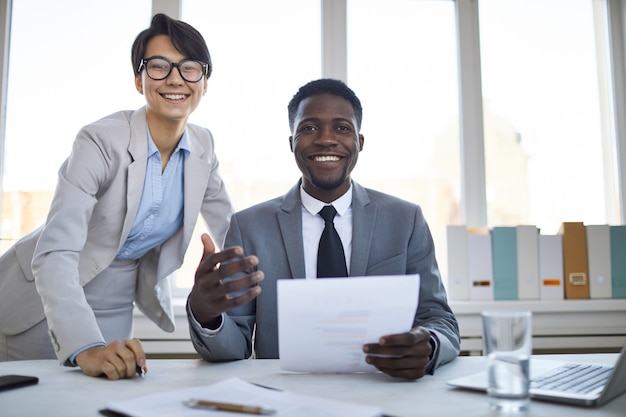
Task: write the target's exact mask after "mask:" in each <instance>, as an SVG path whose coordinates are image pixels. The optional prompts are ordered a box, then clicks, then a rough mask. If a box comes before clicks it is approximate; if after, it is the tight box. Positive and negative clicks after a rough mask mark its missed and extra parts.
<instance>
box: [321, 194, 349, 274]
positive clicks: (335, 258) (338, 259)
mask: <svg viewBox="0 0 626 417" xmlns="http://www.w3.org/2000/svg"><path fill="white" fill-rule="evenodd" d="M335 214H337V210H335V208H334V207H333V206H324V208H323V209H322V210H320V212H319V215H320V216H322V218H323V219H324V222H325V225H324V231H323V232H322V237H321V238H320V246H319V249H318V251H317V277H318V278H328V277H347V276H348V270H347V268H346V257H345V255H344V253H343V245H342V244H341V239H340V238H339V235H338V234H337V230H336V229H335V224H334V223H333V219H334V218H335Z"/></svg>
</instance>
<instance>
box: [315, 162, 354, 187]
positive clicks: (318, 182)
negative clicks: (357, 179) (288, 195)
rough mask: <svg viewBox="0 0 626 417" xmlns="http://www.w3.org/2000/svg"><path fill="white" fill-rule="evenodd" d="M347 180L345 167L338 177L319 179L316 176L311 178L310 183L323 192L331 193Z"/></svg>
mask: <svg viewBox="0 0 626 417" xmlns="http://www.w3.org/2000/svg"><path fill="white" fill-rule="evenodd" d="M346 178H347V167H345V168H344V170H343V172H342V173H341V175H338V176H336V177H333V178H319V177H316V176H312V177H311V182H312V183H313V185H314V186H315V187H317V188H319V189H321V190H325V191H333V190H335V189H337V188H339V187H340V186H341V185H342V184H343V183H344V182H345V181H346Z"/></svg>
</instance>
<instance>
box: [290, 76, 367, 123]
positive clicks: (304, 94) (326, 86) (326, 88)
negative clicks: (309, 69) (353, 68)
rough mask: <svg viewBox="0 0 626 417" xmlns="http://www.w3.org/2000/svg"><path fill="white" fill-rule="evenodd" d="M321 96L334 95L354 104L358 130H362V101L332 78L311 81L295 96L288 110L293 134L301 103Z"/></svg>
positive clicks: (342, 83) (341, 83)
mask: <svg viewBox="0 0 626 417" xmlns="http://www.w3.org/2000/svg"><path fill="white" fill-rule="evenodd" d="M320 94H332V95H334V96H339V97H341V98H344V99H346V100H348V101H349V102H350V104H352V109H353V110H354V116H355V117H356V124H357V126H356V127H357V129H359V130H360V129H361V121H362V120H363V108H362V107H361V101H360V100H359V98H358V97H357V95H356V94H355V93H354V91H352V90H351V89H350V87H348V86H347V85H346V84H345V83H344V82H343V81H340V80H334V79H331V78H322V79H319V80H315V81H311V82H309V83H307V84H305V85H303V86H302V87H300V89H299V90H298V92H297V93H296V94H295V95H294V96H293V98H292V99H291V101H290V102H289V105H288V106H287V110H288V113H289V128H290V129H291V131H292V132H293V129H294V125H293V124H294V122H295V120H296V113H297V112H298V106H300V103H301V102H302V101H303V100H304V99H307V98H309V97H312V96H317V95H320Z"/></svg>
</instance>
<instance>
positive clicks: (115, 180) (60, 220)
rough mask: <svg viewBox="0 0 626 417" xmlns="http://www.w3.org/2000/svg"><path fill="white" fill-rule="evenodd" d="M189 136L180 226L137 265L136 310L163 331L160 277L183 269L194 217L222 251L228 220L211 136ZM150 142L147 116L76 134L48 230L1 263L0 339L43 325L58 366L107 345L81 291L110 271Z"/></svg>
mask: <svg viewBox="0 0 626 417" xmlns="http://www.w3.org/2000/svg"><path fill="white" fill-rule="evenodd" d="M187 133H188V136H189V144H190V149H191V152H190V155H189V156H188V157H187V158H186V160H185V168H184V176H185V184H184V215H183V216H184V217H183V227H182V228H181V229H180V230H179V231H178V232H177V233H175V234H174V235H173V236H172V237H171V238H170V239H168V240H167V241H166V242H164V243H163V244H162V245H160V246H159V247H157V248H154V249H152V250H151V251H149V252H148V253H147V254H146V255H144V256H143V257H142V258H141V259H140V260H139V269H138V277H137V288H136V291H135V302H136V305H137V306H138V307H139V308H140V309H141V310H142V311H143V312H144V313H145V314H146V316H148V317H149V318H150V319H151V320H152V321H154V322H155V323H156V324H157V325H158V326H159V327H160V328H162V329H163V330H165V331H169V332H171V331H173V330H174V314H173V309H172V305H171V296H170V289H169V282H168V279H167V277H168V275H170V274H171V273H172V272H173V271H175V270H176V269H178V268H179V267H180V266H181V264H182V261H183V257H184V254H185V251H186V250H187V246H188V245H189V241H190V239H191V236H192V232H193V229H194V226H195V224H196V221H197V219H198V215H199V214H200V213H201V214H202V216H203V217H204V219H205V221H206V222H207V224H208V225H209V229H210V231H211V234H212V235H213V237H214V238H215V239H216V244H218V245H220V246H221V245H222V244H223V239H224V236H225V235H226V231H227V229H228V223H229V220H230V216H231V214H232V212H233V208H232V205H231V202H230V199H229V197H228V195H227V193H226V190H225V188H224V184H223V182H222V179H221V177H220V175H219V172H218V161H217V158H216V156H215V153H214V143H213V137H212V135H211V133H210V132H209V131H208V130H207V129H205V128H201V127H199V126H195V125H191V124H190V125H188V126H187ZM147 141H148V135H147V122H146V111H145V108H142V109H140V110H137V111H123V112H118V113H115V114H112V115H110V116H108V117H105V118H104V119H102V120H99V121H97V122H95V123H93V124H90V125H88V126H86V127H84V128H83V129H82V130H81V131H80V132H79V133H78V135H77V137H76V140H75V141H74V144H73V148H72V152H71V154H70V156H69V157H68V159H67V160H66V161H65V162H64V163H63V165H62V166H61V168H60V170H59V176H58V184H57V188H56V191H55V195H54V198H53V201H52V205H51V207H50V211H49V213H48V218H47V220H46V223H45V225H44V226H43V227H41V228H39V229H37V230H35V231H34V232H32V233H31V234H29V235H27V236H25V237H24V238H22V239H21V240H19V241H18V242H17V243H16V244H15V245H14V246H13V247H12V248H10V249H9V250H8V251H7V252H6V253H5V254H4V255H3V256H2V257H1V258H0V271H2V273H0V333H4V334H8V335H11V334H16V333H20V332H22V331H24V330H26V329H29V328H30V327H32V326H33V325H35V324H37V323H39V322H40V321H41V320H43V319H44V318H47V320H48V326H49V329H50V331H51V335H52V338H53V342H55V343H53V344H54V345H55V348H56V350H57V356H58V358H59V360H60V361H61V362H62V363H64V362H65V361H66V359H67V358H68V357H69V356H70V355H71V354H72V353H73V352H75V351H76V350H77V349H78V348H80V347H82V346H85V345H87V344H89V343H92V342H100V341H104V340H103V338H102V335H101V333H100V330H99V329H98V326H97V324H96V321H95V317H94V314H93V312H92V310H91V308H90V306H89V305H88V303H87V301H86V299H85V295H84V292H83V290H82V286H84V285H85V284H87V283H88V282H90V281H91V280H92V279H93V278H94V277H95V276H96V275H97V274H98V273H99V272H101V271H102V270H104V269H105V268H107V267H108V266H109V265H110V264H111V262H112V261H113V260H114V259H115V256H116V255H117V253H118V252H119V250H120V248H121V247H122V245H123V244H124V242H125V240H126V238H127V236H128V234H129V232H130V229H131V226H132V224H133V221H134V219H135V215H136V213H137V209H138V207H139V201H140V199H141V194H142V189H143V184H144V179H145V175H146V164H147V157H148V154H147V153H148V142H147ZM42 300H43V302H42Z"/></svg>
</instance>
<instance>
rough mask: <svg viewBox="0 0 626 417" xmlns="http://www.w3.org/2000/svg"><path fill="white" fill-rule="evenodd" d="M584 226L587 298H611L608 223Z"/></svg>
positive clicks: (609, 234) (609, 233)
mask: <svg viewBox="0 0 626 417" xmlns="http://www.w3.org/2000/svg"><path fill="white" fill-rule="evenodd" d="M585 228H586V229H587V262H588V264H589V298H611V297H612V290H611V285H612V273H611V232H610V228H609V225H608V224H598V225H586V226H585ZM625 255H626V254H625Z"/></svg>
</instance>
